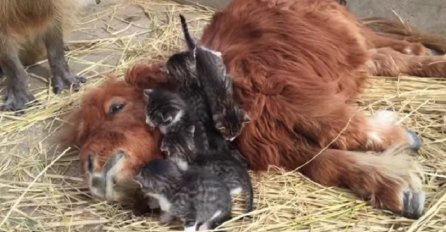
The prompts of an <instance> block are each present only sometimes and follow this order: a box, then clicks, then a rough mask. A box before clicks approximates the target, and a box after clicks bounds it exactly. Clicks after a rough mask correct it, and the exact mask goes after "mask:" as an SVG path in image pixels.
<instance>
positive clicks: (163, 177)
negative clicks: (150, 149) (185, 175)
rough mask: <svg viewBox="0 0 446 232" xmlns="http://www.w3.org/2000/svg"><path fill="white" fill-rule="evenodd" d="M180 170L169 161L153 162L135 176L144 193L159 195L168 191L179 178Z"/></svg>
mask: <svg viewBox="0 0 446 232" xmlns="http://www.w3.org/2000/svg"><path fill="white" fill-rule="evenodd" d="M181 176H182V174H181V170H180V169H179V168H178V166H177V165H176V164H175V163H173V162H172V161H169V160H153V161H151V162H150V163H149V164H147V165H146V166H144V167H143V168H142V169H141V171H140V172H139V173H138V175H137V176H135V178H134V180H135V182H136V183H137V184H139V185H140V187H141V189H142V191H143V192H144V193H155V194H160V193H163V192H165V191H169V190H170V189H172V188H173V187H175V184H176V183H177V181H178V180H179V179H180V178H181Z"/></svg>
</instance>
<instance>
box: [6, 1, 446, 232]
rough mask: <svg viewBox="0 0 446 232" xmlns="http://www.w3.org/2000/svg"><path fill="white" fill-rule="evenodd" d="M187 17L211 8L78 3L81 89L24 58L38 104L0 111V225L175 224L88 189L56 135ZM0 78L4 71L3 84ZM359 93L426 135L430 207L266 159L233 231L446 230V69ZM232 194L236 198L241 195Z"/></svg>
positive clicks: (103, 227)
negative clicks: (362, 196) (86, 98)
mask: <svg viewBox="0 0 446 232" xmlns="http://www.w3.org/2000/svg"><path fill="white" fill-rule="evenodd" d="M178 12H182V13H183V14H185V15H186V16H187V18H188V19H189V20H193V23H191V25H193V28H194V29H196V30H192V31H193V33H195V34H196V35H198V34H199V33H200V29H201V28H203V26H204V25H205V24H206V22H207V20H209V18H210V16H211V15H212V13H213V12H212V11H211V10H210V9H206V8H202V7H193V6H182V5H178V4H177V3H174V2H169V1H163V0H128V1H125V0H108V1H103V3H102V4H101V5H98V6H96V5H94V6H91V7H89V8H88V9H86V10H85V11H84V12H83V13H82V15H83V16H82V17H81V18H80V22H79V23H78V24H77V26H76V27H75V28H74V31H73V32H72V33H71V34H70V35H69V36H68V38H67V42H68V44H69V46H70V48H71V51H70V52H68V53H67V57H68V59H69V62H70V65H71V68H72V69H73V70H74V71H75V72H77V73H79V74H81V75H83V76H85V77H87V78H88V83H87V84H86V85H85V86H84V87H83V88H82V90H81V91H80V92H78V93H73V94H71V95H70V94H68V93H67V92H66V93H63V94H62V95H60V96H56V95H54V94H52V92H51V89H50V88H49V83H48V81H47V80H46V77H48V76H49V71H48V68H47V63H46V61H44V62H41V63H39V64H38V65H35V66H33V67H30V68H29V71H30V72H31V79H30V82H31V89H32V92H33V93H34V94H35V95H36V96H37V97H38V99H39V102H40V103H41V104H40V105H36V106H33V107H31V108H29V109H28V110H27V112H26V114H25V115H23V116H15V115H14V114H13V113H8V112H0V141H1V143H0V231H167V230H169V231H174V230H181V227H170V228H168V227H164V226H162V225H160V224H159V223H158V221H157V219H156V217H135V216H133V215H132V214H131V213H130V212H129V211H126V210H123V209H121V208H120V207H119V206H118V205H113V204H108V203H105V202H101V201H98V200H95V199H91V197H90V195H89V193H88V191H87V188H86V185H85V184H84V182H83V180H82V179H81V178H80V175H79V162H78V153H77V151H76V150H74V149H73V150H69V151H63V150H62V149H60V148H58V146H57V144H56V143H54V138H55V136H57V131H58V130H59V129H60V127H61V126H63V116H64V115H66V114H67V113H69V112H70V111H71V110H72V109H73V108H74V107H77V106H78V103H79V99H80V97H81V96H82V94H83V93H84V91H85V90H87V89H88V88H89V87H93V86H97V85H98V84H100V83H101V82H102V81H104V80H105V79H107V76H106V75H107V74H109V73H113V74H114V75H117V76H121V77H122V75H123V72H124V71H125V70H126V68H127V67H129V66H130V65H132V64H133V63H134V62H136V61H138V60H140V59H145V58H150V59H163V58H164V57H166V56H167V55H168V54H171V53H172V52H174V51H177V50H178V49H180V48H182V47H183V45H182V42H181V38H180V37H181V33H180V27H179V24H178V19H177V14H178ZM4 79H5V78H2V79H1V80H0V81H1V82H2V83H1V84H0V90H1V91H2V92H3V91H4V86H5V80H4ZM371 79H372V81H371V84H370V88H369V89H368V91H367V92H366V93H365V94H363V96H362V97H361V99H360V100H359V102H360V104H361V106H362V107H363V108H364V109H366V110H367V111H368V112H370V113H373V112H374V111H376V110H380V109H387V110H393V111H396V112H398V113H399V115H400V119H401V123H402V124H404V125H406V126H407V127H409V128H411V129H412V130H415V131H416V132H418V133H420V134H421V135H422V136H423V140H424V145H423V147H422V149H421V151H420V152H419V154H418V159H419V161H420V162H421V163H422V164H423V170H422V175H423V177H424V180H423V182H424V189H425V191H426V193H427V204H426V213H425V215H424V216H423V217H422V218H421V219H419V220H416V221H415V220H409V219H406V218H402V217H397V216H395V215H392V214H391V213H388V212H385V211H381V210H375V209H373V208H372V207H370V206H369V205H368V204H367V203H366V202H363V201H361V200H358V199H357V198H356V197H355V196H353V195H352V194H350V193H349V192H348V191H345V190H341V189H337V188H327V187H323V186H319V185H317V184H315V183H313V182H311V181H309V180H308V179H305V178H304V177H302V176H301V175H299V174H298V173H295V172H283V171H281V170H279V169H277V168H271V170H270V171H268V172H264V173H252V176H253V178H254V180H255V181H254V187H255V190H256V192H255V193H256V198H255V207H256V211H254V212H253V213H252V219H248V218H244V219H241V218H239V217H237V216H238V215H240V214H241V205H240V204H236V208H235V210H234V214H233V215H234V218H233V219H232V220H231V221H230V222H228V223H225V224H224V227H225V228H227V229H228V230H229V231H446V220H445V218H446V188H445V186H446V79H434V78H413V77H400V78H398V79H388V78H382V77H381V78H371ZM237 202H238V200H237Z"/></svg>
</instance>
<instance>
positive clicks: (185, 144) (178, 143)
mask: <svg viewBox="0 0 446 232" xmlns="http://www.w3.org/2000/svg"><path fill="white" fill-rule="evenodd" d="M194 132H195V127H194V126H193V125H192V126H189V127H188V128H185V129H184V130H182V131H180V132H177V133H169V134H168V135H166V136H165V137H164V138H163V141H162V142H161V151H162V152H164V153H165V154H166V155H167V156H168V157H178V158H182V159H183V160H186V161H191V158H192V156H193V154H194V153H195V150H196V148H195V140H194Z"/></svg>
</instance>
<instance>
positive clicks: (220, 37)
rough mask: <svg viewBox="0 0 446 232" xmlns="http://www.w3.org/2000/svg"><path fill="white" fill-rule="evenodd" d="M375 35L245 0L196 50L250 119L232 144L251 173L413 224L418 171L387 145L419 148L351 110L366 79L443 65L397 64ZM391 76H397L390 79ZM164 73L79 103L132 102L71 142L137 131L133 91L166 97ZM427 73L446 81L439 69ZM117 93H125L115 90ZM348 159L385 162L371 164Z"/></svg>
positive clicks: (338, 16)
mask: <svg viewBox="0 0 446 232" xmlns="http://www.w3.org/2000/svg"><path fill="white" fill-rule="evenodd" d="M373 33H374V32H373V31H371V30H370V29H368V28H366V27H365V26H363V25H361V24H360V23H359V22H358V21H357V20H356V19H355V18H354V17H353V16H352V15H351V14H350V13H349V12H347V10H346V8H345V7H344V6H341V5H340V4H338V3H337V1H333V0H300V1H295V0H243V1H233V2H232V3H230V4H229V5H228V7H227V8H226V9H224V10H223V11H221V12H218V13H216V14H215V15H214V17H213V19H212V21H211V23H210V24H209V26H207V27H206V28H205V30H204V33H203V37H202V40H201V44H203V45H204V46H206V47H209V48H210V49H213V50H217V51H220V52H222V54H223V58H224V61H225V64H226V66H227V68H228V72H229V73H230V74H231V76H232V77H233V81H234V93H235V98H236V100H237V101H238V103H239V104H240V105H241V106H242V108H243V109H244V110H246V111H247V112H248V114H249V115H250V117H251V123H250V124H248V125H247V126H246V127H245V128H244V130H243V131H242V133H241V135H240V136H239V137H238V138H237V139H236V141H235V142H236V144H238V148H239V149H240V151H241V152H242V154H243V155H244V156H245V157H246V159H247V160H249V162H250V163H251V168H252V169H254V170H265V169H267V167H268V166H269V165H276V166H280V167H284V168H286V169H297V170H298V171H300V172H302V173H303V174H304V175H306V176H308V177H309V178H311V179H312V180H314V181H316V182H318V183H321V184H323V185H327V186H341V187H346V188H349V189H351V190H352V191H353V192H354V193H356V194H357V195H358V196H360V197H361V198H363V199H367V200H370V202H371V203H372V204H373V205H374V206H376V207H380V208H385V209H389V210H391V211H393V212H395V213H399V214H403V215H405V216H407V217H411V218H417V217H419V216H420V215H421V212H422V210H423V207H424V198H423V197H424V195H423V193H422V192H421V189H420V184H419V179H418V178H417V177H415V176H414V175H413V171H414V167H415V166H416V164H414V163H413V162H412V160H411V159H410V158H408V157H407V156H405V155H395V154H400V153H401V152H400V151H398V152H396V151H395V150H393V149H394V145H395V144H409V145H411V146H413V147H414V148H416V147H417V146H419V141H418V142H417V138H416V137H414V136H413V135H412V134H410V133H408V132H407V131H406V130H405V129H404V128H402V127H401V126H399V125H396V124H394V123H393V122H389V120H386V119H384V118H383V117H380V116H376V117H374V118H367V117H366V116H365V115H364V113H363V112H362V111H361V110H360V109H358V107H357V106H356V105H355V104H354V103H353V102H354V100H355V99H356V97H357V96H358V94H360V93H361V92H362V91H363V88H364V85H365V82H366V77H367V74H368V71H369V70H370V71H372V73H374V74H392V75H398V74H399V72H403V73H404V70H415V68H414V67H413V66H412V65H415V63H417V62H418V63H419V62H421V63H422V64H423V62H424V61H427V60H444V59H445V58H443V57H426V56H417V55H416V54H418V53H419V52H416V53H414V54H407V53H406V54H403V53H402V52H403V51H404V50H405V49H404V48H403V49H402V51H401V48H399V45H398V46H393V45H389V44H387V45H385V43H384V42H386V41H385V40H383V39H382V38H384V37H380V36H378V35H375V34H373ZM367 35H373V36H370V37H369V36H367ZM379 40H383V41H384V42H382V41H381V42H382V43H378V42H377V41H379ZM392 41H395V40H394V39H393V40H392ZM396 44H398V43H396ZM401 44H403V45H407V46H409V47H412V46H414V47H416V46H417V45H414V44H413V43H408V42H404V41H403V43H401ZM379 54H382V55H384V58H381V57H379V56H378V55H379ZM420 54H421V53H420ZM390 56H391V57H392V58H398V59H402V62H396V63H394V64H392V65H390V64H388V59H386V58H388V57H390ZM412 59H413V61H412V63H410V62H409V63H404V62H408V61H409V60H412ZM415 61H417V62H415ZM402 66H404V67H406V68H405V69H403V68H402ZM395 67H397V68H399V69H397V70H396V71H392V72H389V70H390V69H393V68H395ZM417 68H421V69H422V70H423V71H419V72H417V73H415V72H406V73H408V74H418V75H420V76H425V75H428V74H432V72H433V68H432V66H428V65H422V66H421V67H420V66H417ZM162 70H163V68H162V65H159V64H155V65H150V64H145V63H141V64H137V65H135V66H133V67H132V68H130V69H129V71H128V72H127V76H126V81H127V83H133V84H136V85H140V86H139V87H138V88H134V91H136V92H132V90H131V87H129V86H127V85H126V84H125V83H119V84H117V83H109V84H106V85H104V86H102V88H103V89H104V88H112V87H113V86H116V87H113V88H116V89H115V90H113V91H104V92H101V91H100V90H97V91H96V92H92V93H91V95H89V96H88V95H87V96H86V97H85V98H84V102H88V101H95V102H96V103H95V104H93V105H91V104H84V105H83V107H82V110H85V111H90V110H93V112H94V110H95V108H99V109H100V110H102V111H103V110H104V109H107V107H104V102H107V101H110V99H112V98H113V97H114V95H115V94H118V93H120V92H122V91H123V90H125V91H128V92H131V93H132V94H130V95H129V96H128V97H125V99H126V100H127V101H129V102H132V104H135V105H134V107H132V108H128V110H127V111H125V110H123V111H122V112H119V113H117V114H116V115H115V116H114V117H112V118H107V117H106V116H104V115H106V114H105V113H102V115H103V116H99V115H100V113H96V116H88V117H78V119H81V123H80V124H79V125H81V127H82V128H77V130H76V131H77V133H78V134H76V136H77V137H78V138H79V133H80V134H81V135H82V136H80V138H81V140H82V141H84V142H85V141H88V142H90V140H95V139H94V137H89V135H91V130H92V129H91V128H95V127H96V126H97V124H101V123H102V121H103V120H106V121H107V123H110V125H113V127H116V128H122V129H120V130H132V128H130V127H126V125H125V124H127V121H128V120H130V121H135V123H136V122H139V123H144V118H143V116H142V115H143V113H142V112H143V110H144V106H143V104H142V103H141V99H142V97H141V98H138V97H137V96H140V95H141V94H142V90H141V88H153V87H154V86H156V85H165V86H170V87H172V85H170V84H169V83H168V82H167V80H166V78H165V74H163V73H162ZM435 70H436V72H437V73H438V74H443V75H444V76H446V67H440V66H438V67H437V68H436V69H435ZM397 72H398V73H397ZM119 85H121V86H122V88H123V90H118V88H119V87H118V86H119ZM172 88H174V87H172ZM138 91H139V92H138ZM101 102H102V103H101ZM137 104H139V105H137ZM139 107H140V108H139ZM82 110H81V111H82ZM84 114H87V112H85V113H84ZM381 115H385V114H381ZM124 119H125V120H124ZM87 125H88V126H87ZM89 130H90V131H89ZM124 134H125V133H124ZM139 139H140V140H144V139H153V138H149V137H140V138H139ZM126 141H129V143H128V144H123V145H122V147H123V148H134V147H135V146H134V143H137V142H139V141H135V140H126ZM88 142H87V143H88ZM107 144H110V145H111V142H108V143H107ZM417 144H418V145H417ZM80 145H82V142H81V144H80ZM113 146H119V145H115V143H113ZM83 150H84V148H83ZM352 150H361V151H368V150H372V151H379V152H384V151H385V152H384V153H383V154H382V155H381V156H374V155H370V154H366V153H356V152H352ZM109 155H110V156H111V155H112V154H111V153H109ZM146 155H147V157H144V161H143V159H142V158H141V157H136V158H134V160H137V159H141V162H145V161H146V160H150V159H153V158H154V157H155V156H156V152H155V153H146ZM106 156H107V155H106V154H104V158H105V157H106ZM408 202H415V203H417V204H408ZM414 205H416V206H414ZM414 207H416V208H414ZM413 212H415V213H413Z"/></svg>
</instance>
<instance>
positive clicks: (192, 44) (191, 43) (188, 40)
mask: <svg viewBox="0 0 446 232" xmlns="http://www.w3.org/2000/svg"><path fill="white" fill-rule="evenodd" d="M180 20H181V27H182V28H183V34H184V39H185V40H186V44H187V47H188V48H189V50H191V51H192V50H194V48H195V41H194V39H193V38H192V36H191V35H190V33H189V28H188V27H187V22H186V18H185V17H184V16H183V15H182V14H180Z"/></svg>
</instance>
